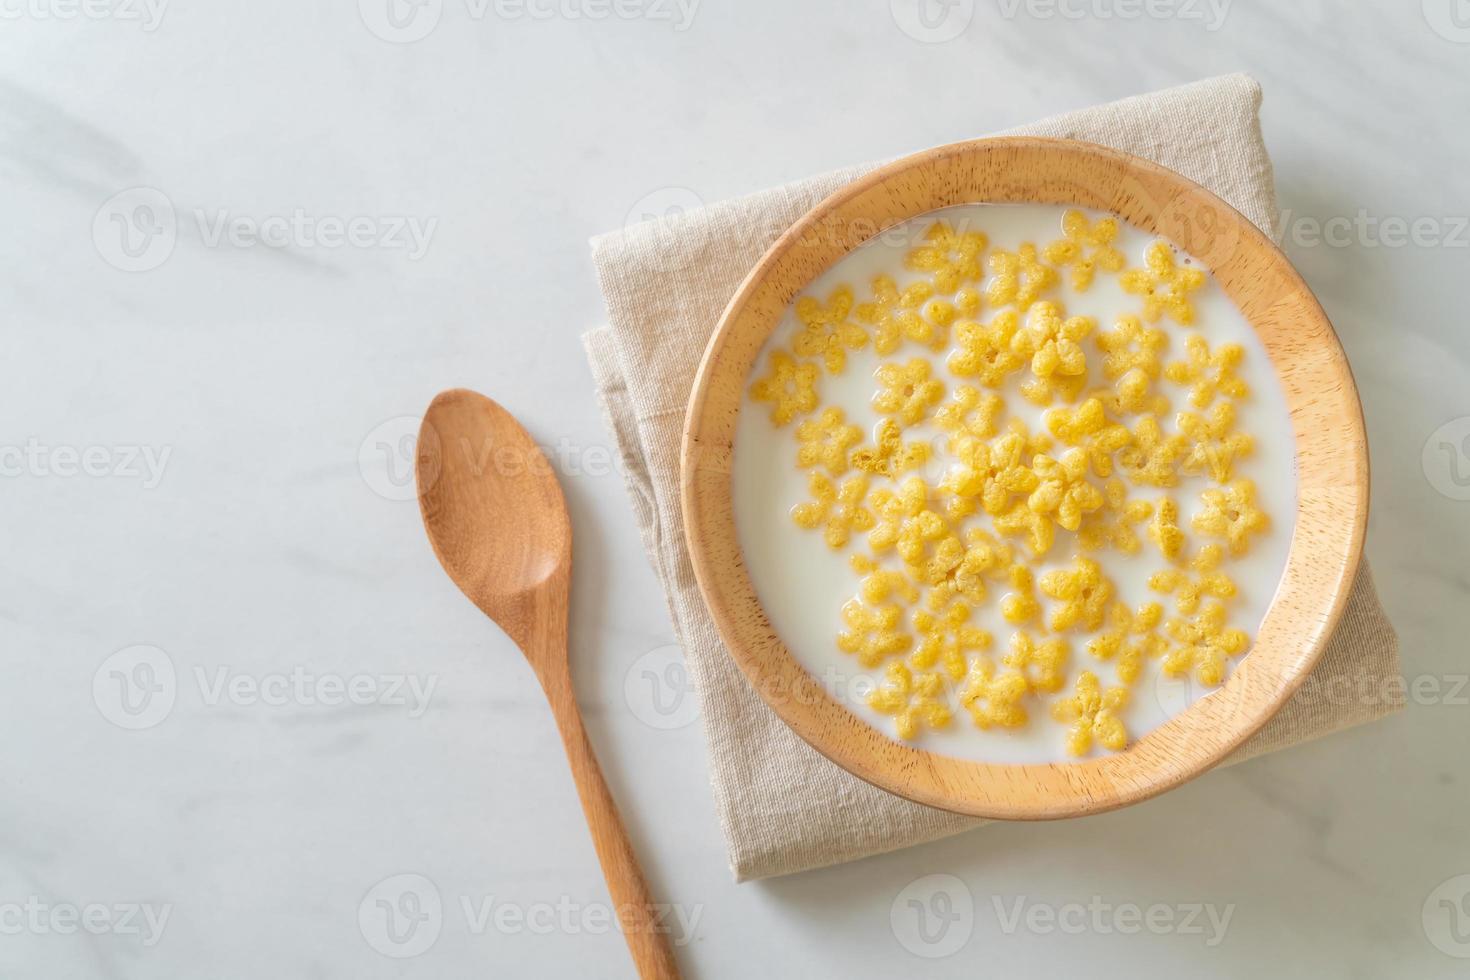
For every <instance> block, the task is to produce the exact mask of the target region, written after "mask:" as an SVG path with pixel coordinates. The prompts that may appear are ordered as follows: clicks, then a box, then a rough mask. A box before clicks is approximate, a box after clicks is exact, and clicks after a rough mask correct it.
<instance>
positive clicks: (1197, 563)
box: [1148, 544, 1235, 616]
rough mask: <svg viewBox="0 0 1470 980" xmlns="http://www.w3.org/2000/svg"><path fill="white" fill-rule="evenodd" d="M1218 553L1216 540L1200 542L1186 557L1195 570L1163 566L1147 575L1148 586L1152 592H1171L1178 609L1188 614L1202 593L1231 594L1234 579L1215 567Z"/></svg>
mask: <svg viewBox="0 0 1470 980" xmlns="http://www.w3.org/2000/svg"><path fill="white" fill-rule="evenodd" d="M1221 557H1222V554H1221V550H1220V546H1219V545H1218V544H1207V545H1203V546H1201V547H1200V549H1199V551H1198V553H1196V554H1195V556H1194V557H1193V558H1192V559H1190V561H1189V567H1190V568H1191V569H1193V571H1194V572H1195V573H1197V574H1195V575H1191V574H1190V573H1189V572H1188V571H1185V570H1184V569H1181V568H1166V569H1164V570H1162V571H1158V572H1154V573H1153V574H1152V575H1150V576H1149V578H1148V587H1149V588H1150V589H1153V590H1154V591H1155V592H1161V593H1163V594H1165V595H1172V596H1173V597H1174V604H1175V605H1176V606H1177V607H1178V608H1179V611H1180V612H1181V613H1183V614H1184V615H1186V616H1192V615H1194V611H1195V610H1196V609H1198V608H1199V604H1200V600H1201V599H1202V598H1204V597H1205V596H1210V597H1212V598H1215V599H1229V598H1232V597H1233V596H1234V595H1235V583H1234V582H1233V581H1231V579H1230V576H1228V575H1226V574H1225V573H1224V572H1221V571H1220V570H1219V569H1220V559H1221Z"/></svg>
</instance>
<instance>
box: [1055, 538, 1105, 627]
mask: <svg viewBox="0 0 1470 980" xmlns="http://www.w3.org/2000/svg"><path fill="white" fill-rule="evenodd" d="M1041 591H1042V592H1043V593H1045V594H1046V595H1047V596H1049V597H1050V598H1052V599H1054V600H1056V604H1055V605H1053V606H1052V609H1051V615H1050V616H1049V617H1047V623H1046V625H1047V626H1048V627H1049V628H1050V629H1051V630H1052V631H1053V632H1057V633H1060V632H1061V631H1062V630H1065V629H1070V628H1072V627H1073V626H1078V625H1080V626H1082V627H1083V628H1085V629H1088V630H1095V629H1097V628H1098V627H1100V626H1101V625H1102V622H1103V617H1104V616H1106V615H1107V610H1108V603H1109V602H1111V601H1112V598H1113V583H1112V582H1110V581H1109V580H1108V577H1107V576H1106V575H1104V574H1103V573H1102V568H1101V567H1100V566H1099V565H1098V563H1097V562H1095V561H1093V560H1092V559H1091V558H1083V557H1082V556H1080V555H1078V556H1076V557H1074V558H1073V559H1072V567H1071V568H1059V569H1056V570H1054V571H1050V572H1047V573H1046V574H1045V575H1043V576H1041Z"/></svg>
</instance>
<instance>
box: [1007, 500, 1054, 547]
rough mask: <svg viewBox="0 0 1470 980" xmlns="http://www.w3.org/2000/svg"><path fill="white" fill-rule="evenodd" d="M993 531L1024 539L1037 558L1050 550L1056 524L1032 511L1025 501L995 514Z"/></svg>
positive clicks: (1045, 516) (1017, 502)
mask: <svg viewBox="0 0 1470 980" xmlns="http://www.w3.org/2000/svg"><path fill="white" fill-rule="evenodd" d="M995 529H996V530H997V531H999V532H1000V533H1001V534H1004V535H1006V536H1007V537H1013V538H1015V537H1019V538H1024V539H1025V540H1026V544H1028V545H1029V546H1030V547H1031V553H1032V554H1033V555H1035V556H1036V557H1038V558H1039V557H1041V556H1042V555H1044V554H1046V553H1047V552H1048V551H1050V550H1051V546H1052V542H1054V541H1055V540H1056V534H1057V530H1056V522H1055V521H1053V520H1052V519H1051V518H1050V517H1049V516H1047V515H1046V514H1040V513H1037V512H1036V511H1034V510H1032V509H1031V508H1030V506H1028V505H1027V502H1026V501H1025V500H1017V501H1016V502H1015V503H1013V504H1011V505H1010V506H1009V507H1007V508H1006V509H1005V510H1004V511H1002V512H1001V513H999V514H996V515H995Z"/></svg>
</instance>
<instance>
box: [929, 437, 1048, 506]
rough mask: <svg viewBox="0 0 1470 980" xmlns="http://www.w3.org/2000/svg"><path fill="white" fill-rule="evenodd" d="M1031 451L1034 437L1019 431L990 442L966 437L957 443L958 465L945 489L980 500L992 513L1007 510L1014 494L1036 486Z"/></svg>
mask: <svg viewBox="0 0 1470 980" xmlns="http://www.w3.org/2000/svg"><path fill="white" fill-rule="evenodd" d="M1030 450H1031V443H1030V440H1029V439H1027V437H1026V436H1024V435H1022V434H1021V432H1019V431H1016V430H1012V431H1009V432H1007V433H1006V434H1005V435H1003V436H1001V437H999V438H998V439H995V440H992V441H989V442H987V441H986V440H984V439H976V438H962V439H960V440H958V441H957V442H956V444H955V446H954V451H955V455H956V456H957V457H958V460H957V465H956V466H955V467H953V468H952V469H951V470H950V473H949V475H948V476H946V477H945V479H944V481H943V482H942V483H941V484H940V486H941V489H943V490H945V491H946V492H948V493H952V494H954V495H955V496H957V497H961V498H968V499H975V500H978V501H980V503H981V506H983V507H984V508H985V512H986V513H988V514H992V515H999V514H1001V513H1004V512H1005V511H1006V510H1007V509H1008V508H1009V507H1010V503H1011V500H1012V499H1013V497H1015V496H1016V495H1018V494H1029V493H1031V491H1033V490H1035V489H1036V485H1037V482H1038V481H1037V478H1036V474H1035V473H1034V472H1032V470H1031V468H1030V466H1028V465H1027V463H1026V456H1027V454H1028V453H1029V452H1030Z"/></svg>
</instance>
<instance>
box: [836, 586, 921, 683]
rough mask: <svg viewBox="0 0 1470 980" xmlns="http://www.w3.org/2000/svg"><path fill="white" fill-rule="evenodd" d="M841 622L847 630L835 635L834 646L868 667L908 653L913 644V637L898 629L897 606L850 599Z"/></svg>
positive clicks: (899, 614) (900, 621)
mask: <svg viewBox="0 0 1470 980" xmlns="http://www.w3.org/2000/svg"><path fill="white" fill-rule="evenodd" d="M842 622H843V623H844V624H845V625H846V626H847V629H845V630H843V631H842V632H841V633H838V634H837V649H839V650H841V651H842V652H843V653H850V654H853V655H854V656H856V657H857V658H858V663H859V664H860V665H862V666H863V667H865V668H868V669H871V668H873V667H877V666H878V665H879V664H881V663H882V662H883V661H885V660H887V659H888V658H889V657H894V656H899V655H901V654H905V653H908V651H909V650H910V648H912V647H913V645H914V638H913V637H912V636H909V635H908V634H907V633H904V632H903V631H902V629H901V627H902V625H903V610H902V609H900V608H899V607H898V606H897V605H893V604H888V605H882V606H870V605H867V604H866V603H864V602H863V601H862V600H860V599H849V600H847V602H846V603H844V604H843V606H842Z"/></svg>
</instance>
